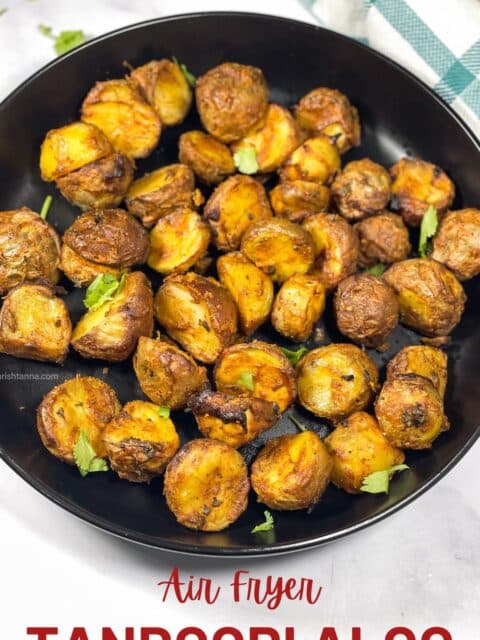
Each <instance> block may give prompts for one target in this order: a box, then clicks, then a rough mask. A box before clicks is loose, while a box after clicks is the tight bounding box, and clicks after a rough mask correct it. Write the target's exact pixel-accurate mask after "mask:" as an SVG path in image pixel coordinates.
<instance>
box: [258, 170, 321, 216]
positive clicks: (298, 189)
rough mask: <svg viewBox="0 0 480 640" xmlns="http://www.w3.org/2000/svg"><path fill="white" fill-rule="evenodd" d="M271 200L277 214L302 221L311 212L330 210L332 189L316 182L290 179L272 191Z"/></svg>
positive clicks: (280, 183)
mask: <svg viewBox="0 0 480 640" xmlns="http://www.w3.org/2000/svg"><path fill="white" fill-rule="evenodd" d="M270 202H271V204H272V209H273V210H274V212H275V215H277V216H279V217H280V218H288V219H289V220H291V221H292V222H301V221H302V220H303V219H304V218H305V217H306V216H307V215H309V214H310V213H318V212H319V211H328V205H329V204H330V190H329V189H328V187H326V186H325V185H323V184H317V183H315V182H307V181H306V180H288V181H286V182H279V183H278V184H277V186H276V187H274V188H273V189H272V190H271V191H270Z"/></svg>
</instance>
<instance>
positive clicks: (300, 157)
mask: <svg viewBox="0 0 480 640" xmlns="http://www.w3.org/2000/svg"><path fill="white" fill-rule="evenodd" d="M339 170H340V154H339V153H338V149H337V147H336V146H335V144H334V143H333V142H332V141H331V139H330V138H329V137H328V136H324V135H319V136H316V137H315V138H309V139H308V140H306V141H305V142H304V143H303V144H301V145H300V146H299V147H298V148H297V149H295V151H294V152H293V153H292V154H291V155H290V156H289V157H288V158H287V159H286V161H285V163H284V164H283V166H282V167H281V168H280V169H279V171H278V174H279V176H280V180H281V181H282V182H284V181H289V182H291V181H292V180H305V181H307V182H315V183H318V184H330V183H331V182H332V180H333V179H334V177H335V175H336V173H337V172H338V171H339Z"/></svg>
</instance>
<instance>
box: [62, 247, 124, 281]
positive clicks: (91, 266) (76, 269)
mask: <svg viewBox="0 0 480 640" xmlns="http://www.w3.org/2000/svg"><path fill="white" fill-rule="evenodd" d="M60 269H61V270H62V271H63V273H64V274H65V275H66V276H67V278H68V279H69V280H71V281H72V282H73V284H74V285H75V286H76V287H88V285H89V284H91V283H92V282H93V281H94V280H95V278H96V277H97V276H99V275H100V274H102V273H104V274H105V273H108V274H109V275H111V276H113V277H114V278H116V279H117V280H118V279H119V278H120V277H121V275H122V273H123V272H124V269H122V268H120V267H109V266H107V265H104V264H98V263H96V262H92V261H91V260H85V258H82V256H80V255H79V254H78V253H77V252H76V251H74V250H73V249H70V247H69V246H68V245H66V244H62V249H61V252H60Z"/></svg>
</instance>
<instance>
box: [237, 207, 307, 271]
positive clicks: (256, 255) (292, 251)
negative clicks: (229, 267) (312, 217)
mask: <svg viewBox="0 0 480 640" xmlns="http://www.w3.org/2000/svg"><path fill="white" fill-rule="evenodd" d="M241 249H242V253H243V254H244V255H245V256H246V257H247V258H248V259H249V260H251V261H252V262H253V263H254V264H255V265H256V266H257V267H258V268H259V269H262V271H264V272H265V273H266V274H268V275H269V276H271V278H272V280H274V281H275V282H284V281H285V280H287V279H288V278H289V277H290V276H293V275H295V274H297V273H307V272H308V271H310V269H311V268H312V266H313V260H314V249H313V242H312V238H311V236H310V234H309V233H308V232H307V231H305V229H302V227H300V226H299V225H297V224H295V223H293V222H290V220H287V219H286V218H271V219H270V220H261V221H260V222H256V223H255V224H253V225H252V226H251V227H249V228H248V229H247V231H246V232H245V234H244V236H243V238H242V245H241Z"/></svg>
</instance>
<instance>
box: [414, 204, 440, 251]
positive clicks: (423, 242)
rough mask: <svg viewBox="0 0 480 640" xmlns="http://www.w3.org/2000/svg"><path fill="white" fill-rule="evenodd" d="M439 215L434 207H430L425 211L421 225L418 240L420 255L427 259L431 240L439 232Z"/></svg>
mask: <svg viewBox="0 0 480 640" xmlns="http://www.w3.org/2000/svg"><path fill="white" fill-rule="evenodd" d="M437 227H438V215H437V210H436V209H435V207H434V206H432V205H430V206H429V207H428V209H427V210H426V211H425V213H424V215H423V218H422V223H421V225H420V238H419V240H418V253H419V254H420V257H422V258H426V257H427V254H428V245H429V242H428V241H429V239H430V238H433V236H434V235H435V233H436V232H437Z"/></svg>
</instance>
